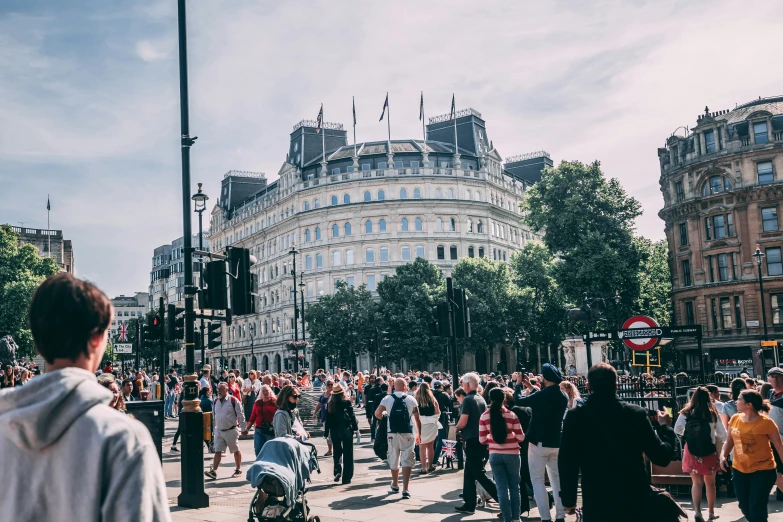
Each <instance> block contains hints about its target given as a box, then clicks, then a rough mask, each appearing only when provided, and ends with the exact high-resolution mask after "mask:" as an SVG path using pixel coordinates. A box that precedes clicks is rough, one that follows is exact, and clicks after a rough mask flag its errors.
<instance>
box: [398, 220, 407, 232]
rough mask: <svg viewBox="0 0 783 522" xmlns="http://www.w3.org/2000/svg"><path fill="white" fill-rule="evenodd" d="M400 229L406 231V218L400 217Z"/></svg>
mask: <svg viewBox="0 0 783 522" xmlns="http://www.w3.org/2000/svg"><path fill="white" fill-rule="evenodd" d="M400 230H401V231H403V232H407V231H408V218H402V221H400Z"/></svg>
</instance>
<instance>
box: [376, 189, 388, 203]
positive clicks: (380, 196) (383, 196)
mask: <svg viewBox="0 0 783 522" xmlns="http://www.w3.org/2000/svg"><path fill="white" fill-rule="evenodd" d="M384 199H386V192H384V191H383V189H381V190H379V191H378V201H383V200H384Z"/></svg>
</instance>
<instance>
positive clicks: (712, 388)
mask: <svg viewBox="0 0 783 522" xmlns="http://www.w3.org/2000/svg"><path fill="white" fill-rule="evenodd" d="M705 388H707V391H708V392H710V393H718V392H719V390H718V387H717V386H715V385H714V384H708V385H707V386H705Z"/></svg>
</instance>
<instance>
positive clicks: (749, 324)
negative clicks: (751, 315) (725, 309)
mask: <svg viewBox="0 0 783 522" xmlns="http://www.w3.org/2000/svg"><path fill="white" fill-rule="evenodd" d="M745 326H747V327H748V328H758V327H759V322H758V321H745Z"/></svg>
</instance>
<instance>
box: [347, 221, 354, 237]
mask: <svg viewBox="0 0 783 522" xmlns="http://www.w3.org/2000/svg"><path fill="white" fill-rule="evenodd" d="M352 234H353V227H351V224H350V223H346V224H345V235H346V236H350V235H352Z"/></svg>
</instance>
